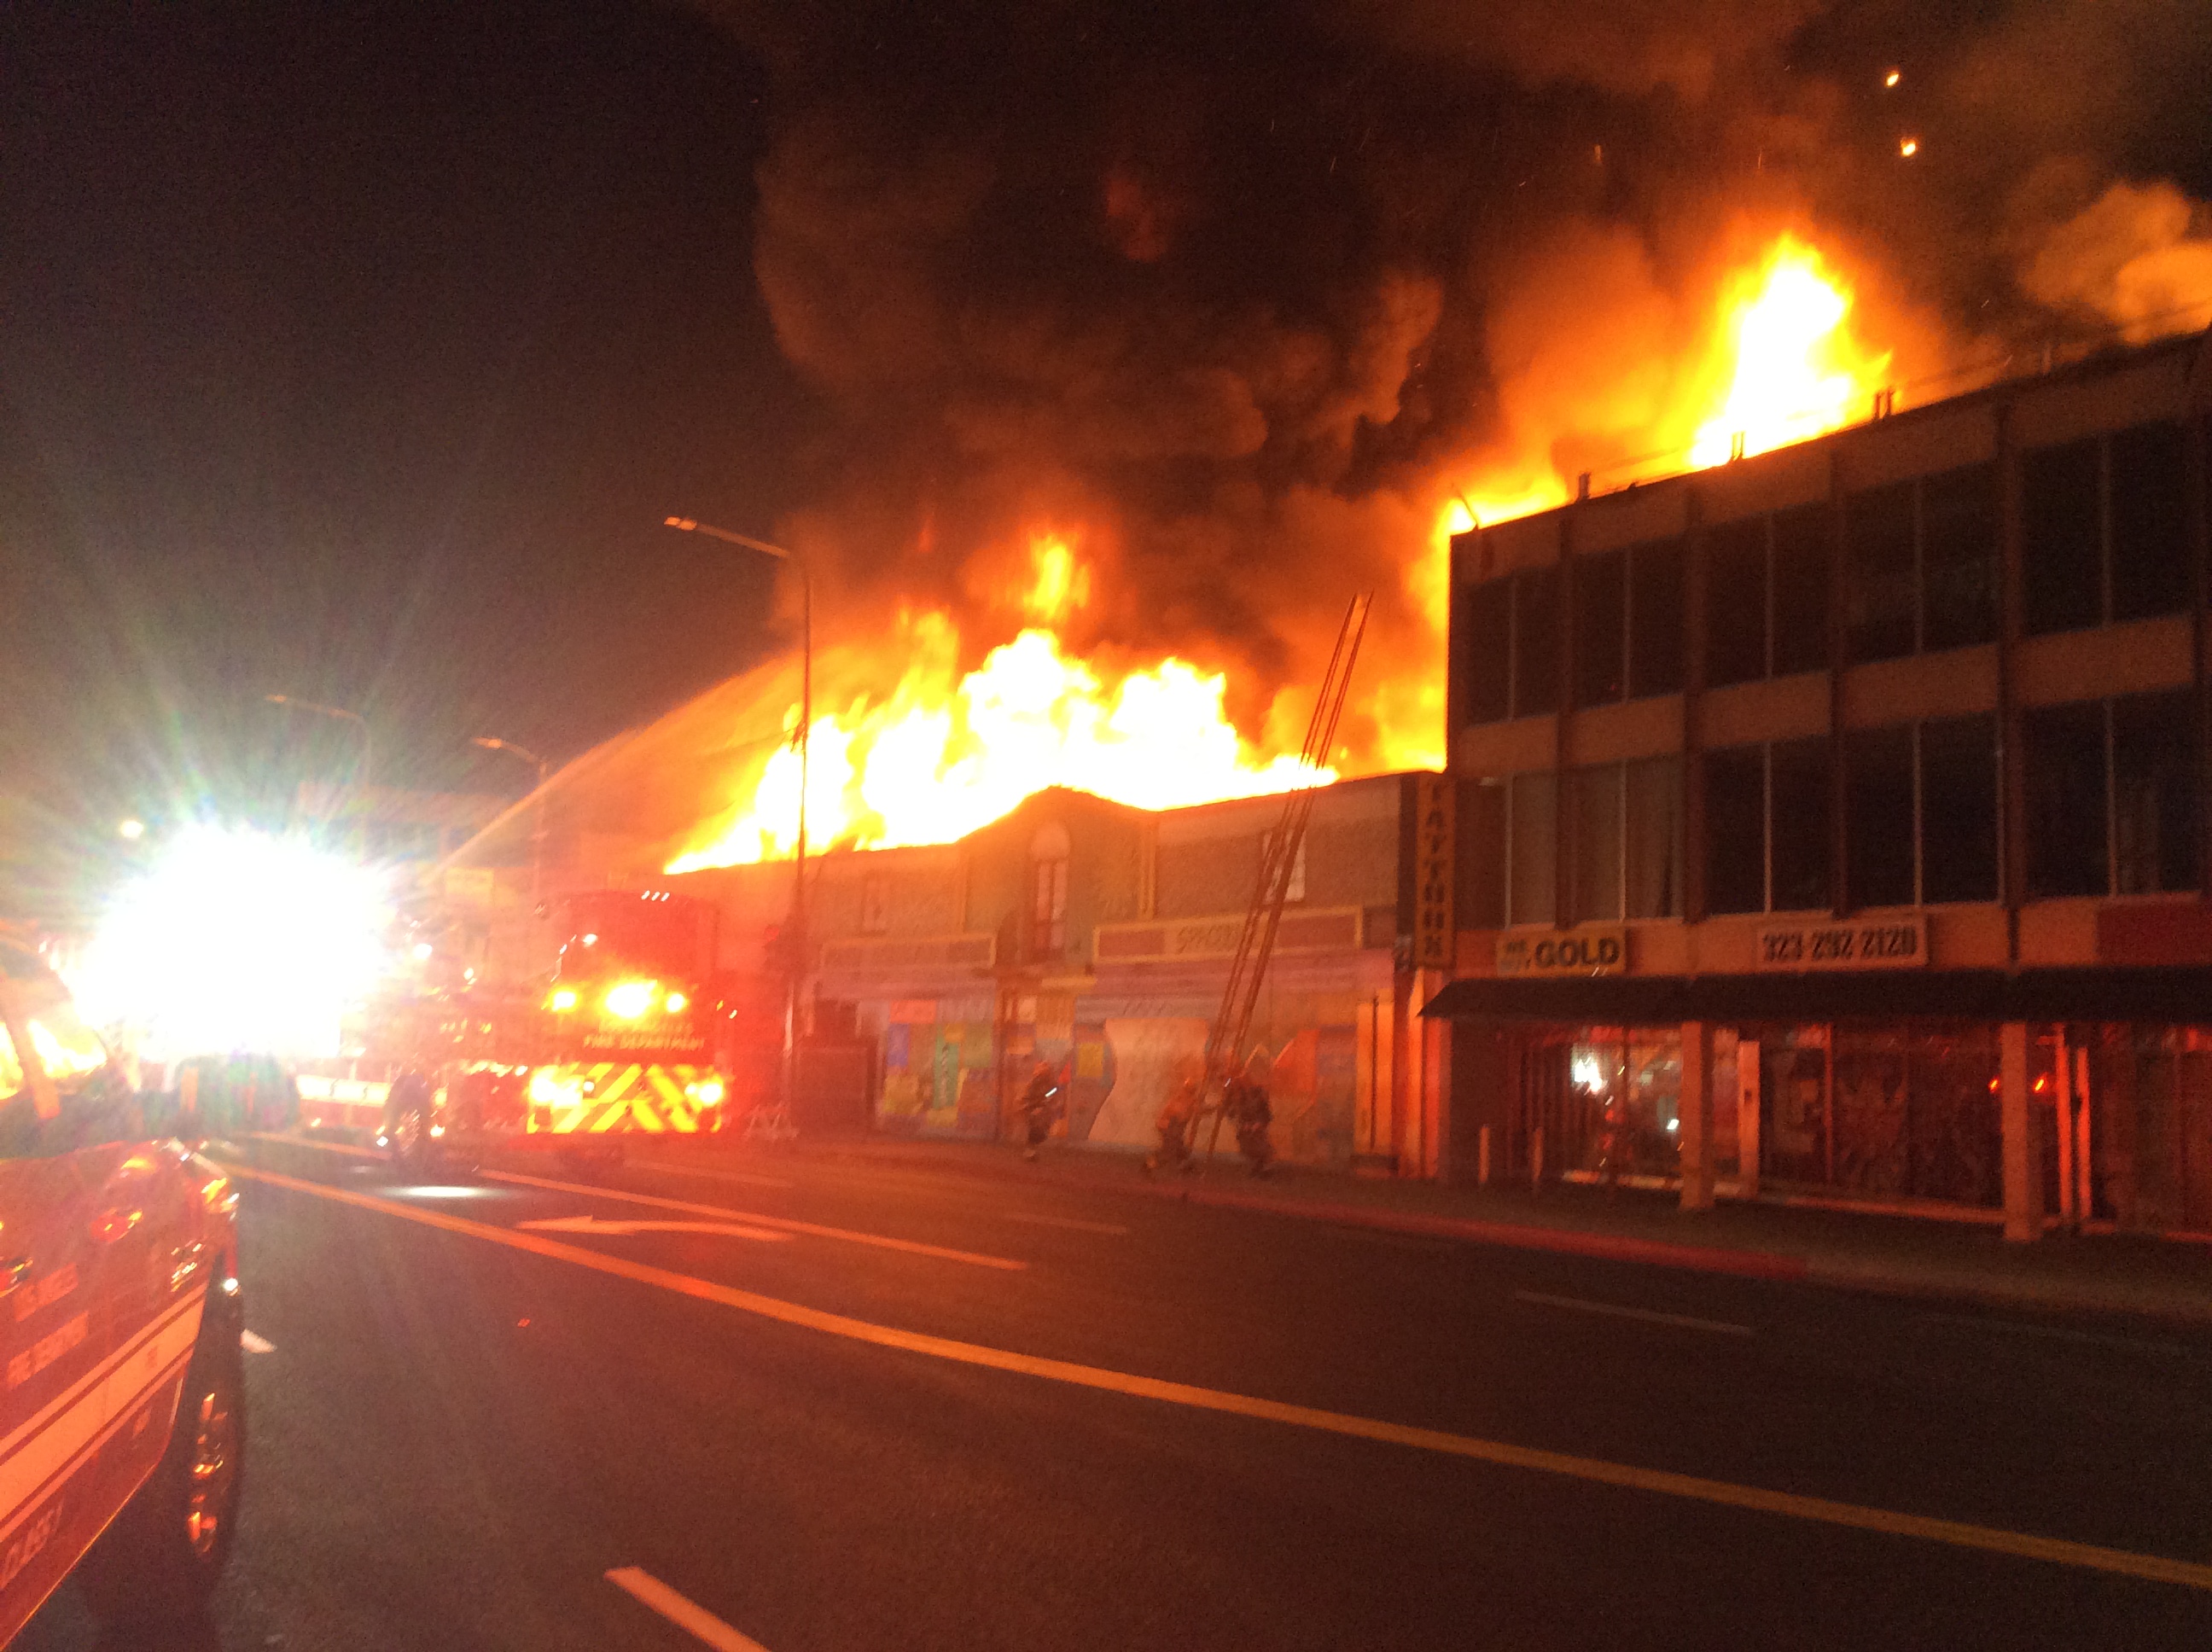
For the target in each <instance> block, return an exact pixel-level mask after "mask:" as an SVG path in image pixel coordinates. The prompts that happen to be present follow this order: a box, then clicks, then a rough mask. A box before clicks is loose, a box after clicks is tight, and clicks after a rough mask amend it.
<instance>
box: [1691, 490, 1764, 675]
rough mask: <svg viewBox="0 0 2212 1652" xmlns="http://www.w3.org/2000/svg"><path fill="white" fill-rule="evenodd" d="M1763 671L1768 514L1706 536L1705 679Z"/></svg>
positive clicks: (1714, 529)
mask: <svg viewBox="0 0 2212 1652" xmlns="http://www.w3.org/2000/svg"><path fill="white" fill-rule="evenodd" d="M1765 675H1766V519H1765V517H1763V516H1754V517H1753V518H1751V519H1749V520H1747V521H1742V522H1729V523H1727V524H1725V525H1723V526H1720V527H1717V528H1713V529H1711V530H1710V531H1708V532H1707V534H1706V536H1705V682H1706V683H1707V685H1708V686H1710V687H1712V688H1720V687H1723V686H1724V685H1725V684H1727V683H1749V682H1751V681H1753V680H1754V679H1755V678H1758V677H1765Z"/></svg>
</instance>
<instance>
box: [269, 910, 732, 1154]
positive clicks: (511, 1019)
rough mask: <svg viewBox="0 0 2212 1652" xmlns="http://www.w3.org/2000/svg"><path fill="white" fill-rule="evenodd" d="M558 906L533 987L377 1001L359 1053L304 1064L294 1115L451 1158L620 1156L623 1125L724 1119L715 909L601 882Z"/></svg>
mask: <svg viewBox="0 0 2212 1652" xmlns="http://www.w3.org/2000/svg"><path fill="white" fill-rule="evenodd" d="M556 914H557V917H558V921H559V925H560V932H561V934H562V941H561V946H560V951H559V956H558V959H557V962H556V964H555V967H554V970H553V975H552V978H551V980H550V982H547V983H546V984H545V985H544V987H542V989H532V990H531V991H528V992H526V993H513V992H509V993H489V992H486V991H484V990H483V989H481V988H471V989H469V990H466V991H460V992H447V993H434V994H431V995H428V996H426V997H422V998H419V999H412V1000H410V1001H407V1002H404V1003H403V1002H391V1003H386V1004H381V1005H377V1006H374V1010H373V1011H372V1012H371V1014H370V1015H369V1017H368V1023H369V1028H370V1029H369V1031H368V1035H367V1036H365V1037H364V1039H363V1042H362V1049H363V1053H364V1056H365V1057H366V1058H367V1059H366V1060H365V1061H356V1062H352V1063H349V1064H348V1068H349V1071H348V1072H347V1075H346V1076H345V1077H343V1078H340V1077H339V1076H337V1072H336V1071H335V1069H334V1070H333V1072H331V1074H329V1075H327V1076H326V1075H323V1074H318V1073H312V1072H302V1073H301V1075H300V1077H299V1079H298V1083H299V1086H300V1093H301V1121H302V1122H303V1123H305V1124H307V1126H308V1127H310V1128H313V1127H319V1126H325V1125H332V1124H337V1125H344V1126H348V1127H354V1128H358V1129H363V1130H369V1129H373V1130H374V1132H375V1133H376V1140H377V1145H379V1146H380V1147H382V1148H386V1149H387V1150H388V1151H391V1152H392V1155H393V1156H394V1157H395V1158H396V1159H398V1160H399V1161H401V1162H402V1163H408V1162H411V1161H418V1160H419V1161H422V1162H426V1163H427V1162H428V1161H430V1160H434V1159H435V1160H443V1161H447V1162H449V1163H451V1162H459V1163H460V1164H462V1165H465V1164H466V1163H469V1162H471V1161H474V1160H476V1159H477V1158H478V1157H481V1156H482V1155H483V1153H485V1152H488V1151H516V1150H537V1151H550V1152H553V1153H556V1154H558V1155H559V1156H560V1157H562V1158H564V1159H570V1160H605V1161H615V1160H619V1159H620V1157H622V1147H623V1139H624V1138H626V1137H628V1136H629V1135H632V1134H635V1133H653V1134H676V1135H696V1134H699V1133H707V1132H712V1131H716V1130H720V1128H722V1125H723V1120H724V1119H725V1117H726V1115H727V1114H728V1112H729V1111H730V1107H729V1102H730V1088H731V1085H730V1078H729V1076H728V1074H727V1072H726V1071H725V1068H724V1064H722V1063H720V1062H718V1060H716V1054H717V1052H716V1048H715V1046H716V1042H717V1040H718V1039H720V1037H721V1029H722V1028H723V1026H724V1024H725V1019H726V1018H725V1017H724V1016H723V1014H722V1013H721V1011H720V1006H719V1004H718V1000H717V999H716V998H715V995H714V992H713V990H712V987H713V981H712V976H713V969H712V963H713V958H714V918H715V914H714V908H712V907H711V906H709V905H708V903H706V902H702V901H698V900H695V899H692V898H690V897H688V896H679V895H676V894H673V893H671V892H668V891H665V890H594V891H590V892H587V893H583V894H577V895H571V896H566V897H564V898H563V899H562V901H561V902H560V903H559V905H558V907H557V908H556Z"/></svg>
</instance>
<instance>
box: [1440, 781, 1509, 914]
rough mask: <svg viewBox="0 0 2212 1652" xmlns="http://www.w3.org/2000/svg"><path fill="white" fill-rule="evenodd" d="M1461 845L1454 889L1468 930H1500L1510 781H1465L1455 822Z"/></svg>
mask: <svg viewBox="0 0 2212 1652" xmlns="http://www.w3.org/2000/svg"><path fill="white" fill-rule="evenodd" d="M1453 825H1454V828H1455V830H1456V832H1457V835H1458V839H1459V843H1458V853H1456V854H1455V855H1454V856H1453V857H1452V864H1453V865H1454V867H1455V870H1456V871H1457V872H1458V875H1459V884H1458V888H1457V889H1455V890H1454V891H1453V895H1454V899H1455V904H1456V907H1457V909H1458V913H1459V921H1460V926H1461V927H1462V928H1463V929H1495V928H1497V927H1498V926H1499V925H1500V924H1503V923H1504V921H1505V782H1504V780H1491V779H1483V780H1462V781H1461V782H1460V787H1459V807H1458V810H1457V812H1456V813H1455V817H1454V819H1453Z"/></svg>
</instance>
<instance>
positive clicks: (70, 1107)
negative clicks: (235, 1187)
mask: <svg viewBox="0 0 2212 1652" xmlns="http://www.w3.org/2000/svg"><path fill="white" fill-rule="evenodd" d="M17 999H18V1004H19V1013H20V1015H21V1019H22V1023H23V1029H24V1031H25V1033H26V1034H27V1036H28V1038H29V1042H30V1044H31V1047H32V1049H33V1053H34V1054H36V1056H37V1057H38V1065H39V1066H40V1067H41V1068H43V1069H44V1071H45V1072H46V1075H47V1078H48V1079H49V1081H50V1082H51V1083H52V1085H53V1089H54V1092H55V1102H56V1107H57V1111H58V1119H57V1121H56V1123H57V1125H58V1127H59V1129H60V1130H61V1132H62V1133H63V1135H62V1139H61V1140H62V1143H64V1144H65V1148H66V1151H67V1153H68V1156H69V1157H70V1158H71V1159H73V1160H74V1161H75V1163H76V1171H77V1176H78V1180H79V1181H81V1182H82V1186H83V1188H84V1192H85V1194H86V1195H87V1197H88V1198H89V1200H91V1212H90V1218H89V1222H88V1226H87V1229H86V1231H87V1233H88V1236H89V1239H90V1251H91V1256H90V1263H91V1266H92V1267H93V1268H94V1274H95V1283H96V1285H97V1289H98V1291H99V1295H100V1306H101V1307H102V1308H103V1309H105V1310H106V1319H107V1323H106V1347H107V1350H108V1360H109V1365H110V1366H111V1367H112V1370H110V1373H109V1375H108V1376H107V1377H106V1379H105V1384H106V1390H107V1406H108V1414H107V1418H106V1426H105V1428H104V1430H103V1434H102V1440H103V1448H104V1449H103V1452H102V1457H101V1461H100V1463H99V1464H97V1465H96V1466H95V1472H96V1473H98V1475H99V1477H100V1497H102V1498H103V1499H106V1500H109V1501H112V1503H114V1504H115V1506H116V1507H120V1506H121V1504H122V1503H124V1502H125V1501H127V1500H128V1499H129V1497H130V1496H131V1493H132V1492H133V1491H137V1489H138V1486H139V1484H140V1483H141V1482H142V1481H143V1480H144V1479H145V1478H146V1476H147V1475H148V1474H149V1473H152V1472H153V1470H154V1467H155V1465H156V1464H157V1463H159V1462H160V1461H161V1453H162V1451H163V1449H165V1448H166V1446H167V1442H168V1437H169V1424H170V1420H171V1414H172V1413H173V1411H174V1410H175V1407H176V1400H177V1394H178V1391H179V1386H180V1384H181V1382H182V1379H183V1376H184V1366H185V1360H186V1359H187V1358H188V1357H190V1355H191V1349H192V1345H193V1342H194V1340H195V1339H196V1338H197V1335H198V1333H199V1321H200V1313H201V1309H202V1306H203V1305H204V1301H205V1298H206V1295H207V1287H208V1283H209V1278H210V1274H211V1273H212V1272H213V1271H214V1269H215V1266H216V1262H217V1261H218V1260H219V1259H218V1258H217V1257H216V1256H213V1255H211V1254H209V1251H208V1247H207V1245H206V1244H205V1242H204V1236H205V1229H206V1222H205V1212H204V1208H203V1206H202V1205H201V1202H200V1200H199V1178H198V1177H197V1175H192V1174H191V1172H190V1171H189V1170H188V1169H187V1158H188V1155H187V1154H186V1152H185V1149H184V1148H183V1147H182V1146H181V1145H179V1143H177V1142H175V1141H173V1140H169V1139H155V1138H154V1137H153V1135H152V1133H150V1132H149V1129H148V1128H147V1127H146V1124H145V1121H144V1120H143V1117H142V1116H141V1110H140V1103H139V1099H138V1097H137V1096H136V1095H134V1094H133V1093H132V1092H131V1090H130V1089H129V1087H128V1085H127V1084H126V1083H125V1079H124V1078H123V1075H122V1073H121V1072H120V1070H119V1067H118V1064H117V1063H116V1062H114V1061H112V1060H110V1059H109V1057H108V1053H107V1050H106V1048H105V1047H104V1046H103V1045H102V1044H101V1042H100V1037H99V1036H98V1035H97V1034H96V1033H94V1031H93V1029H91V1028H90V1027H89V1026H88V1025H87V1024H86V1023H85V1022H84V1020H83V1019H82V1017H80V1016H79V1015H78V1013H77V1011H76V1005H74V1004H73V1003H71V1002H70V998H69V994H68V993H67V992H66V991H64V989H63V987H62V986H61V983H60V982H59V981H54V980H51V979H50V980H48V981H44V982H30V983H19V984H18V987H17Z"/></svg>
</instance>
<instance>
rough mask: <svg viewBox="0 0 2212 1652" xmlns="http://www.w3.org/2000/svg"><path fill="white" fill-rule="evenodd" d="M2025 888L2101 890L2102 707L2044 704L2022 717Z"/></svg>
mask: <svg viewBox="0 0 2212 1652" xmlns="http://www.w3.org/2000/svg"><path fill="white" fill-rule="evenodd" d="M2021 757H2022V760H2023V766H2024V768H2025V771H2026V780H2027V821H2026V823H2025V824H2026V826H2027V892H2028V894H2029V895H2031V896H2047V895H2102V894H2103V893H2104V892H2105V889H2106V881H2107V878H2106V864H2105V841H2106V840H2105V708H2104V707H2103V706H2102V705H2101V704H2093V705H2086V706H2049V707H2045V708H2040V709H2038V710H2034V711H2030V712H2027V713H2025V714H2022V716H2021Z"/></svg>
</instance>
